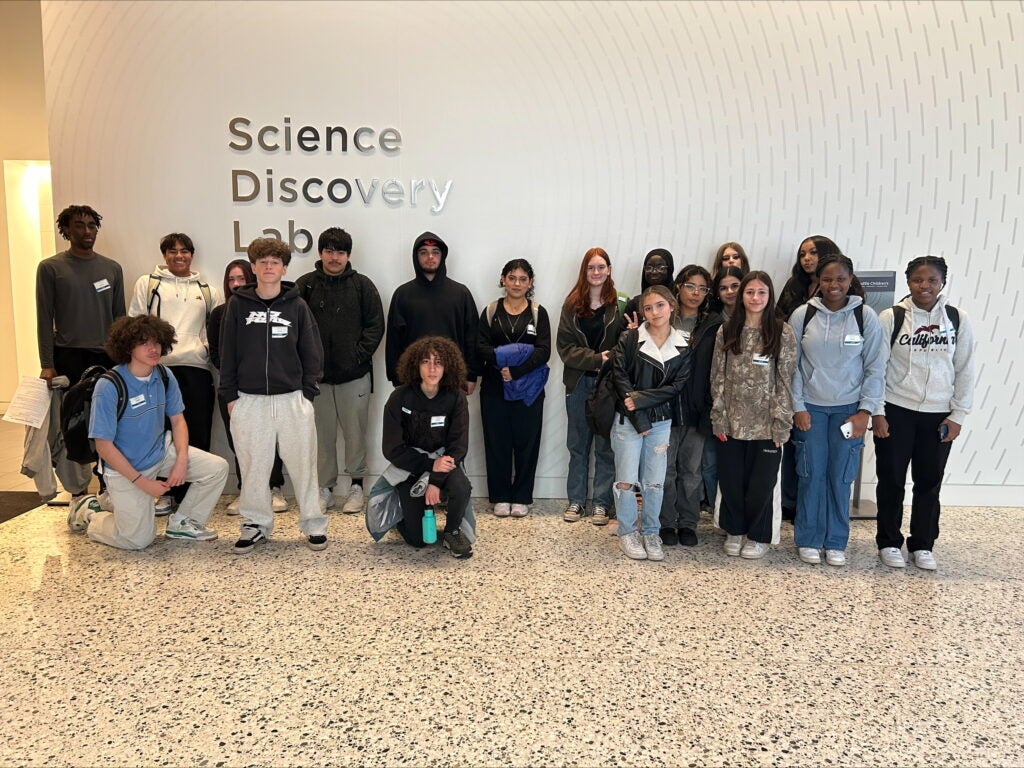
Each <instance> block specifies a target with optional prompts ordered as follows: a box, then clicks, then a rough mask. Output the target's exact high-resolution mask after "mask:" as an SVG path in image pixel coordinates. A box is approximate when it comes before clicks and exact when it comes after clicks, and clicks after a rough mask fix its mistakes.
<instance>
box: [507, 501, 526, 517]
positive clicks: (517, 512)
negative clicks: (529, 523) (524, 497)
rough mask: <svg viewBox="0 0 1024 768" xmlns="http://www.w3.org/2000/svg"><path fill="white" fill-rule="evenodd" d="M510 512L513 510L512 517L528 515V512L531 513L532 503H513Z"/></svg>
mask: <svg viewBox="0 0 1024 768" xmlns="http://www.w3.org/2000/svg"><path fill="white" fill-rule="evenodd" d="M509 512H511V514H512V517H526V516H527V515H528V514H530V505H529V504H513V505H512V508H511V509H510V510H509Z"/></svg>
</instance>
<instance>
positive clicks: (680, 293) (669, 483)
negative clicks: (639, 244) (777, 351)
mask: <svg viewBox="0 0 1024 768" xmlns="http://www.w3.org/2000/svg"><path fill="white" fill-rule="evenodd" d="M675 287H676V292H677V293H676V295H677V297H678V299H679V312H678V315H677V320H676V323H675V327H676V329H678V330H679V331H680V333H681V334H682V335H683V338H685V339H686V343H687V344H688V345H689V347H690V376H689V377H688V378H687V380H686V384H685V385H684V386H683V391H682V394H680V396H679V404H680V423H679V424H678V425H676V426H674V427H672V442H671V443H670V445H669V449H668V469H667V470H666V472H665V498H664V499H663V500H662V503H661V532H660V534H659V535H660V536H661V541H662V543H663V544H666V545H673V544H682V545H683V546H685V547H692V546H694V545H696V544H697V521H698V520H699V519H700V502H701V498H702V497H703V495H704V479H703V475H702V473H701V465H702V463H703V455H704V441H705V438H706V437H707V436H708V435H710V434H711V418H710V416H711V396H710V390H709V389H708V384H709V377H710V375H711V356H712V353H713V351H714V348H715V331H717V330H718V326H719V325H721V323H722V316H721V315H720V314H718V313H713V312H711V311H710V310H709V306H710V304H711V275H710V274H708V271H707V270H706V269H704V267H700V266H697V265H696V264H690V265H688V266H685V267H683V268H682V269H681V270H679V274H678V275H676V279H675Z"/></svg>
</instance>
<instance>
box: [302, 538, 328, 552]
mask: <svg viewBox="0 0 1024 768" xmlns="http://www.w3.org/2000/svg"><path fill="white" fill-rule="evenodd" d="M306 546H307V547H309V548H310V549H312V550H313V551H314V552H319V551H320V550H321V549H327V537H326V536H324V535H323V534H320V535H319V536H310V537H309V538H307V539H306Z"/></svg>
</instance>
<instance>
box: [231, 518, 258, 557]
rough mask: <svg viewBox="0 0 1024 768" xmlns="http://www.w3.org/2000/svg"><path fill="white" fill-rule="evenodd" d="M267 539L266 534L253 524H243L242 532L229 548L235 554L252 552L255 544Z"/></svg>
mask: <svg viewBox="0 0 1024 768" xmlns="http://www.w3.org/2000/svg"><path fill="white" fill-rule="evenodd" d="M266 540H267V535H266V534H265V533H264V532H263V531H261V530H260V529H259V528H258V527H257V526H255V525H243V526H242V533H241V534H240V535H239V537H238V541H236V542H235V546H234V547H232V548H231V551H232V552H234V553H235V554H236V555H246V554H248V553H250V552H252V551H253V550H254V549H255V548H256V545H257V544H262V543H263V542H265V541H266Z"/></svg>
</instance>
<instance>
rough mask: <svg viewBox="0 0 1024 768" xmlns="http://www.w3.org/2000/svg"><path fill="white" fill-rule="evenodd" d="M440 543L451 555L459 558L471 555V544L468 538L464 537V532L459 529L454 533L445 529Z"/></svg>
mask: <svg viewBox="0 0 1024 768" xmlns="http://www.w3.org/2000/svg"><path fill="white" fill-rule="evenodd" d="M442 543H443V544H444V547H445V549H447V550H448V551H449V552H450V553H451V555H452V557H455V558H458V559H459V560H462V559H465V558H467V557H472V556H473V545H472V544H470V543H469V539H467V538H466V534H464V533H463V532H462V530H461V529H460V530H458V531H455V532H454V533H449V532H448V531H445V532H444V538H443V539H442Z"/></svg>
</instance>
